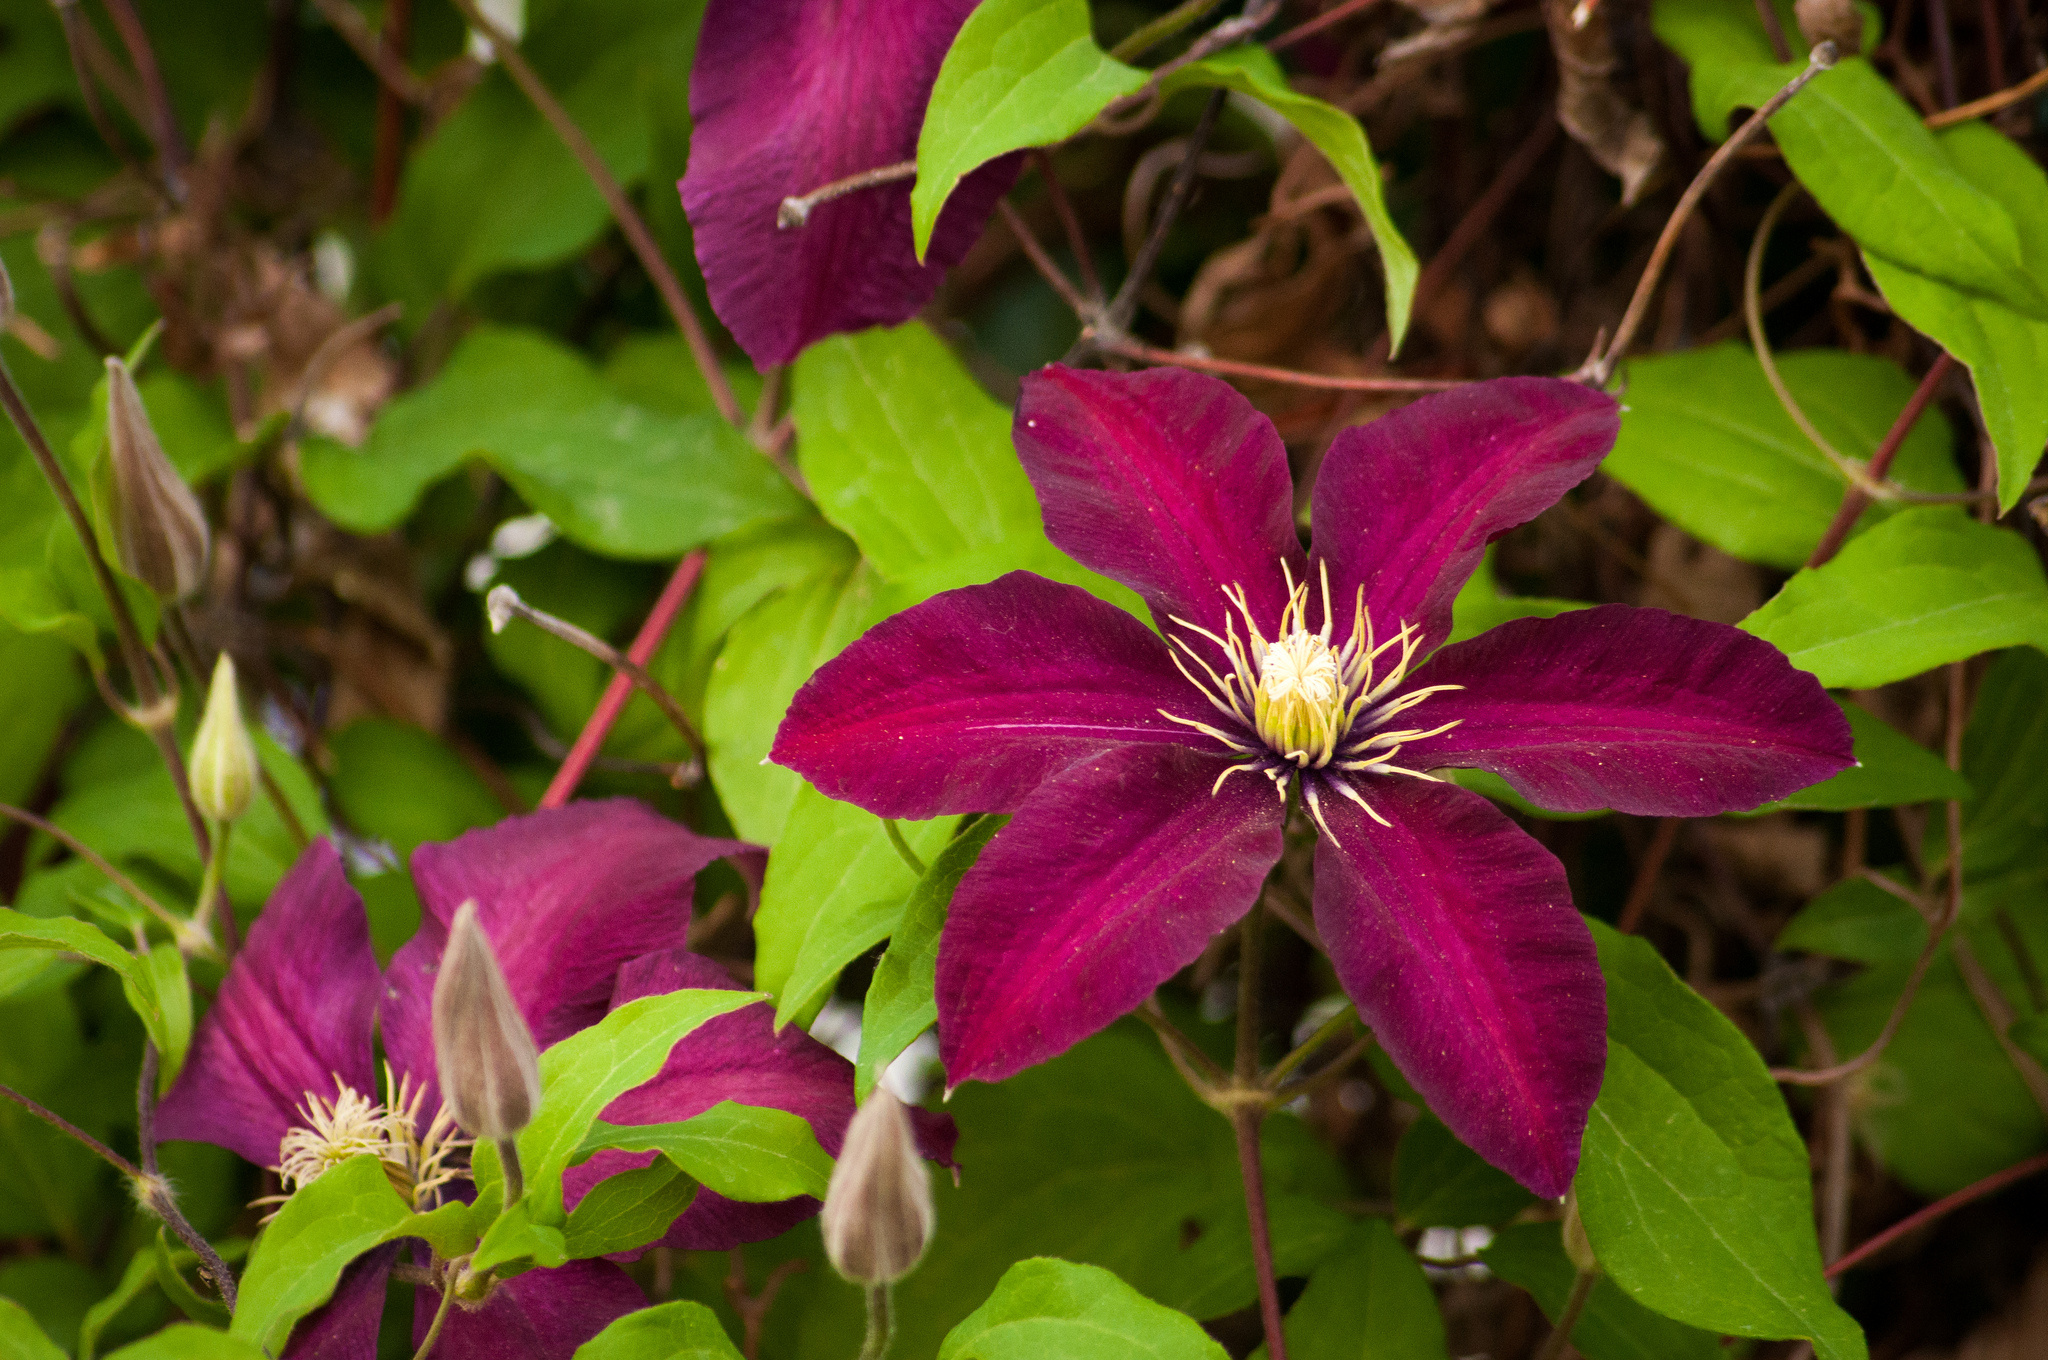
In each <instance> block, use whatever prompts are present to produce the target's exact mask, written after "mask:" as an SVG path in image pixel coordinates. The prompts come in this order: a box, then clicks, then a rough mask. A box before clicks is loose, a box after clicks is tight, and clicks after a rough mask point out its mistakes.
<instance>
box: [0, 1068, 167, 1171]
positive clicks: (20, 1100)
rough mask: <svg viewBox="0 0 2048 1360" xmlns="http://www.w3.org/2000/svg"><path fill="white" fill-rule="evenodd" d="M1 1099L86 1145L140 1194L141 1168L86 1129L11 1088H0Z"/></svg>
mask: <svg viewBox="0 0 2048 1360" xmlns="http://www.w3.org/2000/svg"><path fill="white" fill-rule="evenodd" d="M0 1097H4V1098H6V1099H8V1100H11V1101H13V1102H14V1103H15V1104H17V1105H19V1106H21V1108H22V1109H24V1110H27V1111H28V1112H29V1113H30V1114H32V1115H34V1116H35V1117H36V1118H38V1119H40V1120H42V1121H43V1122H44V1123H45V1124H48V1125H49V1126H50V1127H51V1128H53V1129H55V1130H57V1131H58V1132H59V1133H62V1134H64V1135H66V1136H68V1137H70V1138H72V1139H74V1140H76V1141H77V1142H79V1143H82V1144H84V1145H85V1146H86V1147H87V1148H88V1149H90V1150H91V1151H92V1152H93V1154H94V1155H95V1156H97V1157H99V1158H100V1160H102V1161H104V1162H105V1163H106V1164H107V1165H109V1166H111V1167H113V1168H114V1170H116V1171H118V1172H120V1173H121V1174H122V1175H123V1176H126V1177H127V1178H128V1179H129V1181H130V1182H132V1183H133V1184H134V1185H136V1186H137V1187H138V1193H140V1190H139V1187H140V1186H141V1184H142V1181H143V1174H142V1168H141V1167H139V1166H137V1165H136V1164H135V1163H133V1162H131V1161H129V1160H128V1159H127V1158H126V1157H123V1156H122V1155H121V1154H120V1153H118V1152H116V1151H114V1150H113V1149H112V1148H110V1147H108V1146H107V1145H106V1144H105V1143H102V1142H101V1141H100V1140H99V1139H97V1138H95V1137H93V1136H92V1135H91V1134H89V1133H87V1132H86V1131H85V1130H84V1129H81V1128H79V1127H78V1125H76V1124H74V1123H72V1122H71V1121H70V1120H68V1119H66V1118H65V1117H64V1116H63V1115H61V1114H58V1113H57V1112H56V1111H54V1110H52V1109H49V1108H48V1107H46V1106H43V1105H39V1104H37V1103H36V1102H35V1101H33V1100H30V1099H29V1098H28V1097H27V1096H25V1095H23V1094H22V1093H21V1092H19V1091H17V1090H15V1089H14V1088H13V1087H11V1086H0Z"/></svg>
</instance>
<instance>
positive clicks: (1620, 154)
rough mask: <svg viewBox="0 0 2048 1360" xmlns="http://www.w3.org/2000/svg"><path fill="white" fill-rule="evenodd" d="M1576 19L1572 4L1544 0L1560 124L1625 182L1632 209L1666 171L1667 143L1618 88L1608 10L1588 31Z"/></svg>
mask: <svg viewBox="0 0 2048 1360" xmlns="http://www.w3.org/2000/svg"><path fill="white" fill-rule="evenodd" d="M1573 18H1574V16H1573V6H1572V4H1571V2H1570V0H1544V4H1543V20H1544V24H1545V26H1546V27H1548V28H1549V30H1550V48H1551V51H1552V52H1554V53H1555V54H1556V55H1557V73H1558V87H1557V121H1558V122H1559V123H1560V124H1562V125H1563V127H1564V130H1565V131H1566V132H1569V133H1570V134H1571V135H1572V140H1573V141H1575V142H1577V143H1578V144H1579V145H1580V146H1583V147H1585V148H1586V151H1587V152H1588V153H1589V154H1590V155H1591V156H1592V157H1593V159H1594V160H1596V161H1598V162H1599V163H1600V166H1601V168H1602V169H1604V170H1606V171H1607V172H1608V173H1609V174H1612V175H1615V176H1618V177H1619V178H1620V180H1621V201H1622V203H1623V205H1624V206H1626V205H1628V204H1632V203H1634V202H1635V201H1636V200H1637V199H1638V198H1640V197H1642V194H1643V190H1644V189H1645V188H1647V187H1648V186H1649V184H1650V183H1651V181H1652V180H1653V179H1654V178H1655V177H1656V176H1657V174H1658V173H1659V172H1660V171H1661V170H1662V169H1663V168H1664V139H1663V138H1661V137H1659V136H1658V135H1657V129H1656V126H1655V124H1653V123H1651V121H1650V116H1649V115H1648V114H1646V113H1644V112H1643V111H1642V110H1641V109H1637V108H1632V107H1630V105H1629V103H1628V101H1627V100H1625V99H1623V98H1622V97H1621V95H1620V94H1619V93H1618V92H1617V91H1616V90H1615V88H1614V72H1615V70H1616V68H1617V67H1618V66H1619V65H1620V61H1619V59H1618V58H1617V57H1616V56H1615V52H1614V39H1613V35H1612V34H1611V33H1610V32H1609V30H1608V22H1607V11H1606V10H1604V9H1595V10H1593V11H1592V12H1591V13H1590V14H1589V15H1588V16H1587V18H1586V22H1585V24H1584V25H1583V26H1582V25H1580V24H1577V23H1575V22H1573Z"/></svg>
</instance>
